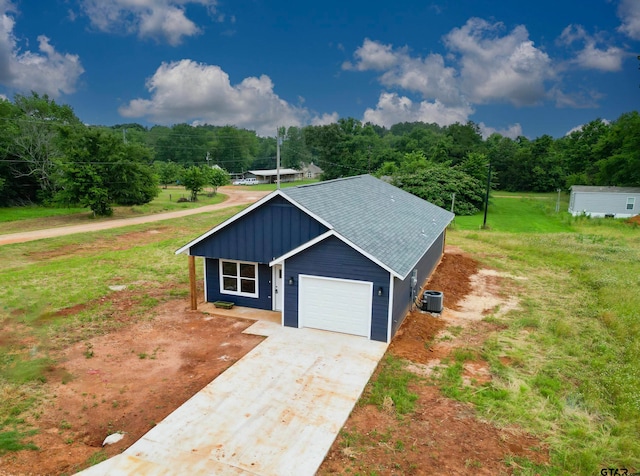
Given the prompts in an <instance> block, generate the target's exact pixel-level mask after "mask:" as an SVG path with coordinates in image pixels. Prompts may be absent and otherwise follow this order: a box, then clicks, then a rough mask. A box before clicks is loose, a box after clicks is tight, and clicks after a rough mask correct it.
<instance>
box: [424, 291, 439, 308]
mask: <svg viewBox="0 0 640 476" xmlns="http://www.w3.org/2000/svg"><path fill="white" fill-rule="evenodd" d="M443 299H444V295H443V294H442V292H441V291H425V292H424V293H423V295H422V310H423V311H427V312H442V307H443V304H442V301H443Z"/></svg>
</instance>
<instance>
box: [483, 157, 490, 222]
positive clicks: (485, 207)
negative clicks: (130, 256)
mask: <svg viewBox="0 0 640 476" xmlns="http://www.w3.org/2000/svg"><path fill="white" fill-rule="evenodd" d="M489 190H491V162H489V173H488V174H487V195H486V196H485V199H484V221H483V222H482V228H487V209H488V208H489Z"/></svg>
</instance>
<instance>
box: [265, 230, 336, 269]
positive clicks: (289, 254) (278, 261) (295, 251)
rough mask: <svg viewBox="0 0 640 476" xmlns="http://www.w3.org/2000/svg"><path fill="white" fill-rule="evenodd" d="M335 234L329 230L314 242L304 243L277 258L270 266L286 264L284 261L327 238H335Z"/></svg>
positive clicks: (314, 239) (313, 240)
mask: <svg viewBox="0 0 640 476" xmlns="http://www.w3.org/2000/svg"><path fill="white" fill-rule="evenodd" d="M334 235H335V232H334V231H333V230H329V231H325V232H324V233H323V234H322V235H318V236H316V237H315V238H313V239H312V240H309V241H307V242H306V243H302V244H301V245H300V246H298V247H297V248H294V249H292V250H291V251H288V252H286V253H285V254H283V255H282V256H278V257H277V258H275V259H274V260H272V261H271V262H270V263H269V266H274V265H276V264H281V263H284V261H285V260H286V259H289V258H291V257H292V256H294V255H297V254H298V253H300V252H301V251H304V250H306V249H307V248H311V247H312V246H313V245H315V244H316V243H320V242H321V241H322V240H324V239H325V238H329V237H330V236H334Z"/></svg>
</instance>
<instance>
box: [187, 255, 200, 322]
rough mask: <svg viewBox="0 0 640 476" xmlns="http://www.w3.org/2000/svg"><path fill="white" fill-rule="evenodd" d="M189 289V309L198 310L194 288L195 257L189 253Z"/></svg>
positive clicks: (195, 289)
mask: <svg viewBox="0 0 640 476" xmlns="http://www.w3.org/2000/svg"><path fill="white" fill-rule="evenodd" d="M189 289H190V293H191V310H192V311H197V310H198V294H197V288H196V257H195V256H192V255H189Z"/></svg>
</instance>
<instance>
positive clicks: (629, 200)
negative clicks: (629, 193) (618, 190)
mask: <svg viewBox="0 0 640 476" xmlns="http://www.w3.org/2000/svg"><path fill="white" fill-rule="evenodd" d="M629 205H631V206H629ZM635 207H636V197H627V210H633V209H634V208H635Z"/></svg>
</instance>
